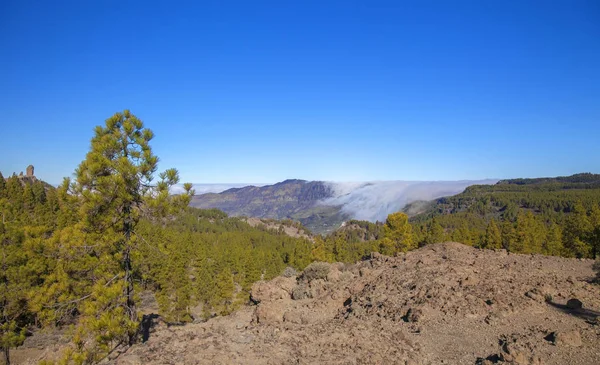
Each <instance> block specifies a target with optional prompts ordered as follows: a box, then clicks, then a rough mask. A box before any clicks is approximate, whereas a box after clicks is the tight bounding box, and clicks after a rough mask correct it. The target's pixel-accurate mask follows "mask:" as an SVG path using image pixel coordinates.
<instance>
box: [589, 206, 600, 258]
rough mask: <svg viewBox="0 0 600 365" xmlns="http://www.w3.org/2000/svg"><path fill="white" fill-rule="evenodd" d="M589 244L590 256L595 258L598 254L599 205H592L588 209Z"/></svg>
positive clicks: (599, 241) (599, 238)
mask: <svg viewBox="0 0 600 365" xmlns="http://www.w3.org/2000/svg"><path fill="white" fill-rule="evenodd" d="M589 221H590V231H591V233H590V244H591V247H592V250H591V256H592V258H594V259H595V258H597V257H598V255H600V206H598V205H594V206H593V207H592V210H591V211H590V217H589Z"/></svg>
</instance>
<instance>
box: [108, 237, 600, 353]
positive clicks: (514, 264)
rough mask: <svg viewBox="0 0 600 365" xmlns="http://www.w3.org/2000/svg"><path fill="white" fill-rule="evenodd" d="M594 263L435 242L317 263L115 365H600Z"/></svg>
mask: <svg viewBox="0 0 600 365" xmlns="http://www.w3.org/2000/svg"><path fill="white" fill-rule="evenodd" d="M593 263H594V262H593V261H592V260H578V259H566V258H558V257H546V256H539V255H516V254H508V253H507V252H506V251H503V250H498V251H492V250H478V249H475V248H472V247H469V246H465V245H462V244H459V243H444V244H436V245H429V246H426V247H424V248H421V249H419V250H416V251H412V252H409V253H407V254H403V255H400V256H399V257H385V256H381V255H375V256H374V257H373V258H372V259H370V260H366V261H362V262H359V263H357V264H354V265H343V264H325V263H315V264H312V265H311V266H309V267H308V268H307V269H306V270H305V271H304V272H303V273H302V274H299V275H295V274H294V273H293V272H290V273H288V275H287V277H286V276H281V277H277V278H275V279H273V280H271V281H269V282H259V283H257V284H255V285H254V287H253V289H252V298H251V304H249V305H247V306H246V307H244V308H243V309H241V310H239V311H237V312H235V313H234V314H232V315H230V316H227V317H217V318H213V319H211V320H209V321H208V322H206V323H196V324H191V325H186V326H168V325H167V324H164V323H161V322H160V321H157V320H155V321H154V322H153V325H152V326H151V327H150V328H149V331H148V340H147V341H146V342H145V343H143V344H140V345H135V346H134V347H133V348H131V349H129V350H128V351H127V352H125V353H123V354H121V355H120V356H118V357H116V358H114V356H116V354H115V355H113V359H112V360H110V361H109V363H113V364H130V365H133V364H496V363H502V364H582V365H583V364H599V363H600V325H599V319H598V316H599V315H600V312H599V311H600V286H599V285H598V284H596V283H594V282H593V279H594V275H595V273H594V271H593V268H592V267H593Z"/></svg>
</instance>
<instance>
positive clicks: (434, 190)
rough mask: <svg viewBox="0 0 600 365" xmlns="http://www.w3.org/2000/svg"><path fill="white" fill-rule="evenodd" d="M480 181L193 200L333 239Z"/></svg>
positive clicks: (260, 191) (285, 190)
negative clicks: (347, 227)
mask: <svg viewBox="0 0 600 365" xmlns="http://www.w3.org/2000/svg"><path fill="white" fill-rule="evenodd" d="M496 181H497V180H480V181H467V180H465V181H432V182H427V181H425V182H423V181H376V182H356V183H338V182H324V181H306V180H296V179H294V180H286V181H283V182H280V183H277V184H274V185H265V186H246V187H242V188H232V189H229V190H225V191H223V192H221V193H207V194H200V195H196V196H194V198H193V199H192V202H191V205H192V206H193V207H197V208H205V209H206V208H217V209H221V210H223V211H224V212H226V213H227V214H229V215H232V216H247V217H257V218H272V219H293V220H296V221H299V222H300V223H302V224H303V225H304V226H305V227H307V228H308V229H310V230H311V231H312V232H315V233H328V232H331V231H333V230H335V229H337V228H338V227H339V226H340V225H341V223H342V222H344V221H348V220H351V219H360V220H367V221H371V222H375V221H377V220H379V221H383V220H385V218H386V217H387V215H388V214H390V213H392V212H396V211H399V210H401V209H402V208H404V207H405V206H406V205H407V204H409V203H413V202H415V201H427V200H432V199H436V198H440V197H443V196H449V195H454V194H457V193H460V192H462V191H464V189H465V188H466V187H468V186H470V185H473V184H493V183H495V182H496Z"/></svg>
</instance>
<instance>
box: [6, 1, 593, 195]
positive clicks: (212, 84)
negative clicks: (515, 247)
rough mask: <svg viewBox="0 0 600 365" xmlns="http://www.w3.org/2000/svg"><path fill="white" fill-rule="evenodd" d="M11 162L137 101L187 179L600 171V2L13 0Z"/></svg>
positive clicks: (50, 148)
mask: <svg viewBox="0 0 600 365" xmlns="http://www.w3.org/2000/svg"><path fill="white" fill-rule="evenodd" d="M0 53H1V56H0V70H1V77H0V93H1V94H0V127H1V128H0V171H2V172H3V173H4V174H5V175H8V174H10V173H12V172H13V171H16V172H17V173H18V172H19V171H22V170H25V167H26V166H27V165H28V164H30V163H31V164H34V165H35V166H36V175H38V176H39V177H41V178H42V179H44V180H46V181H49V182H52V183H58V182H60V181H61V180H62V177H64V176H70V175H71V174H72V172H73V170H74V169H75V167H76V166H77V165H78V163H79V162H80V161H81V160H82V159H83V158H84V157H85V154H86V152H87V150H88V148H89V140H90V138H91V136H92V131H93V127H94V126H95V125H98V124H102V123H104V120H105V119H106V118H108V117H109V116H110V115H112V114H113V113H114V112H116V111H120V110H123V109H125V108H128V109H131V111H132V112H133V113H134V114H136V115H137V116H138V117H140V118H141V119H142V120H144V122H145V123H146V125H147V126H148V127H149V128H151V129H152V130H153V131H154V132H155V134H156V139H155V140H154V143H153V147H154V149H155V152H156V154H157V155H158V156H159V157H160V159H161V169H164V168H168V167H176V168H178V169H179V170H180V173H181V176H182V180H183V181H191V182H194V183H215V182H229V183H235V182H276V181H280V180H283V179H286V178H303V179H322V180H338V181H349V180H354V181H360V180H392V179H403V180H404V179H408V180H453V179H477V178H486V177H491V178H503V177H530V176H555V175H567V174H572V173H576V172H583V171H590V172H596V173H600V2H599V1H597V0H590V1H577V0H575V1H523V0H519V1H506V0H493V1H486V0H484V1H481V0H474V1H445V0H438V1H409V2H403V1H389V2H380V1H360V2H358V1H356V2H353V1H286V0H278V1H271V2H263V1H214V2H209V1H195V2H188V3H185V2H181V1H164V2H157V3H155V2H151V1H140V2H130V1H69V2H65V1H28V0H3V1H1V2H0Z"/></svg>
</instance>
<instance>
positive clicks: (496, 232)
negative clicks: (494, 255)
mask: <svg viewBox="0 0 600 365" xmlns="http://www.w3.org/2000/svg"><path fill="white" fill-rule="evenodd" d="M500 247H502V235H501V234H500V229H499V228H498V225H497V224H496V221H495V220H494V219H492V220H490V223H488V226H487V228H486V230H485V237H484V240H483V248H489V249H499V248H500Z"/></svg>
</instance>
